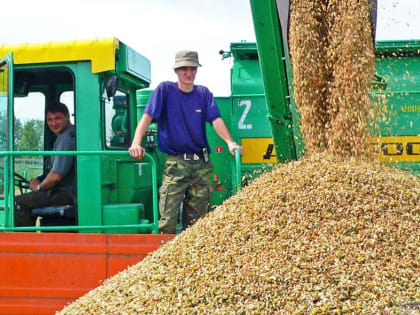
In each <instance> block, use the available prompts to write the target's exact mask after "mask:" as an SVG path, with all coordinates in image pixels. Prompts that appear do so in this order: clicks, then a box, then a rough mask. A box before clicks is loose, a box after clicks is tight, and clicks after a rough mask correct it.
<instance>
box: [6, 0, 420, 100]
mask: <svg viewBox="0 0 420 315" xmlns="http://www.w3.org/2000/svg"><path fill="white" fill-rule="evenodd" d="M261 1H262V0H261ZM377 1H378V29H377V39H379V40H386V39H420V18H419V17H420V16H419V15H420V0H377ZM2 2H4V3H3V6H2V10H1V11H0V29H1V30H2V32H1V36H0V43H4V44H20V43H39V42H48V41H67V40H74V39H95V38H109V37H117V38H118V39H119V40H120V41H122V42H124V43H125V44H127V45H128V46H130V47H131V48H133V49H135V50H136V51H138V52H140V53H141V54H142V55H144V56H145V57H147V58H148V59H149V60H150V61H151V65H152V83H151V87H152V88H153V87H155V86H156V85H157V84H158V83H159V82H161V81H163V80H172V81H175V80H176V76H175V74H174V72H173V69H172V66H173V63H174V56H175V53H176V52H177V51H178V50H183V49H192V50H197V51H198V52H199V56H200V63H201V64H202V65H203V67H201V68H200V69H199V72H198V74H197V80H196V83H197V84H204V85H206V86H208V87H209V88H210V90H211V91H212V92H213V93H214V95H215V96H229V95H230V68H231V66H232V59H227V60H223V61H222V60H221V56H220V55H219V50H221V49H223V50H225V51H228V50H229V46H230V43H231V42H239V41H248V42H254V41H255V34H254V28H253V24H252V17H251V10H250V5H249V0H72V1H63V0H37V1H34V0H13V1H6V0H2Z"/></svg>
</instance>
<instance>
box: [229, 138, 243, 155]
mask: <svg viewBox="0 0 420 315" xmlns="http://www.w3.org/2000/svg"><path fill="white" fill-rule="evenodd" d="M228 148H229V152H230V154H232V155H233V156H235V150H238V151H239V153H240V154H241V155H243V154H244V148H242V147H241V146H240V145H239V144H237V143H236V142H233V141H232V142H229V143H228Z"/></svg>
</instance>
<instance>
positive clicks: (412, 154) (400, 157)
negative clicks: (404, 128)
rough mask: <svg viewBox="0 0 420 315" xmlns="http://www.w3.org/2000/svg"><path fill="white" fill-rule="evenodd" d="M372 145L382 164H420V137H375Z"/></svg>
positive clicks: (372, 139)
mask: <svg viewBox="0 0 420 315" xmlns="http://www.w3.org/2000/svg"><path fill="white" fill-rule="evenodd" d="M371 145H373V146H374V147H375V151H376V152H377V153H378V155H379V161H380V162H385V163H392V162H420V136H388V137H374V138H371Z"/></svg>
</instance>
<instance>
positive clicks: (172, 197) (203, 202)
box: [159, 155, 213, 233]
mask: <svg viewBox="0 0 420 315" xmlns="http://www.w3.org/2000/svg"><path fill="white" fill-rule="evenodd" d="M212 171H213V165H212V164H211V163H210V162H207V163H206V162H204V161H203V160H202V159H200V160H197V161H194V160H189V161H185V160H184V159H182V158H180V157H177V156H171V155H169V156H168V158H167V160H166V164H165V170H164V172H163V178H162V186H161V188H160V200H159V211H160V220H159V230H160V232H161V233H175V231H176V226H177V223H178V216H179V211H180V206H181V204H183V212H182V221H183V225H184V227H187V226H190V225H191V224H193V223H194V222H195V221H197V220H198V219H199V218H201V217H203V216H204V215H205V214H206V213H207V212H208V211H209V207H210V179H211V174H212Z"/></svg>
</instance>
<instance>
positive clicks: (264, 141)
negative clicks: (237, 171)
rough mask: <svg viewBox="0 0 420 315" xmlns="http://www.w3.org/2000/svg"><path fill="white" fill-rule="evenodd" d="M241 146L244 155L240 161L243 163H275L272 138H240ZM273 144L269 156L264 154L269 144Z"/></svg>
mask: <svg viewBox="0 0 420 315" xmlns="http://www.w3.org/2000/svg"><path fill="white" fill-rule="evenodd" d="M241 141H242V147H243V148H244V155H243V156H242V163H244V164H267V163H276V162H277V159H276V150H275V149H274V142H273V139H272V138H242V139H241ZM270 144H271V145H273V151H272V152H271V154H270V156H269V157H268V156H266V154H267V149H268V146H269V145H270Z"/></svg>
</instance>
